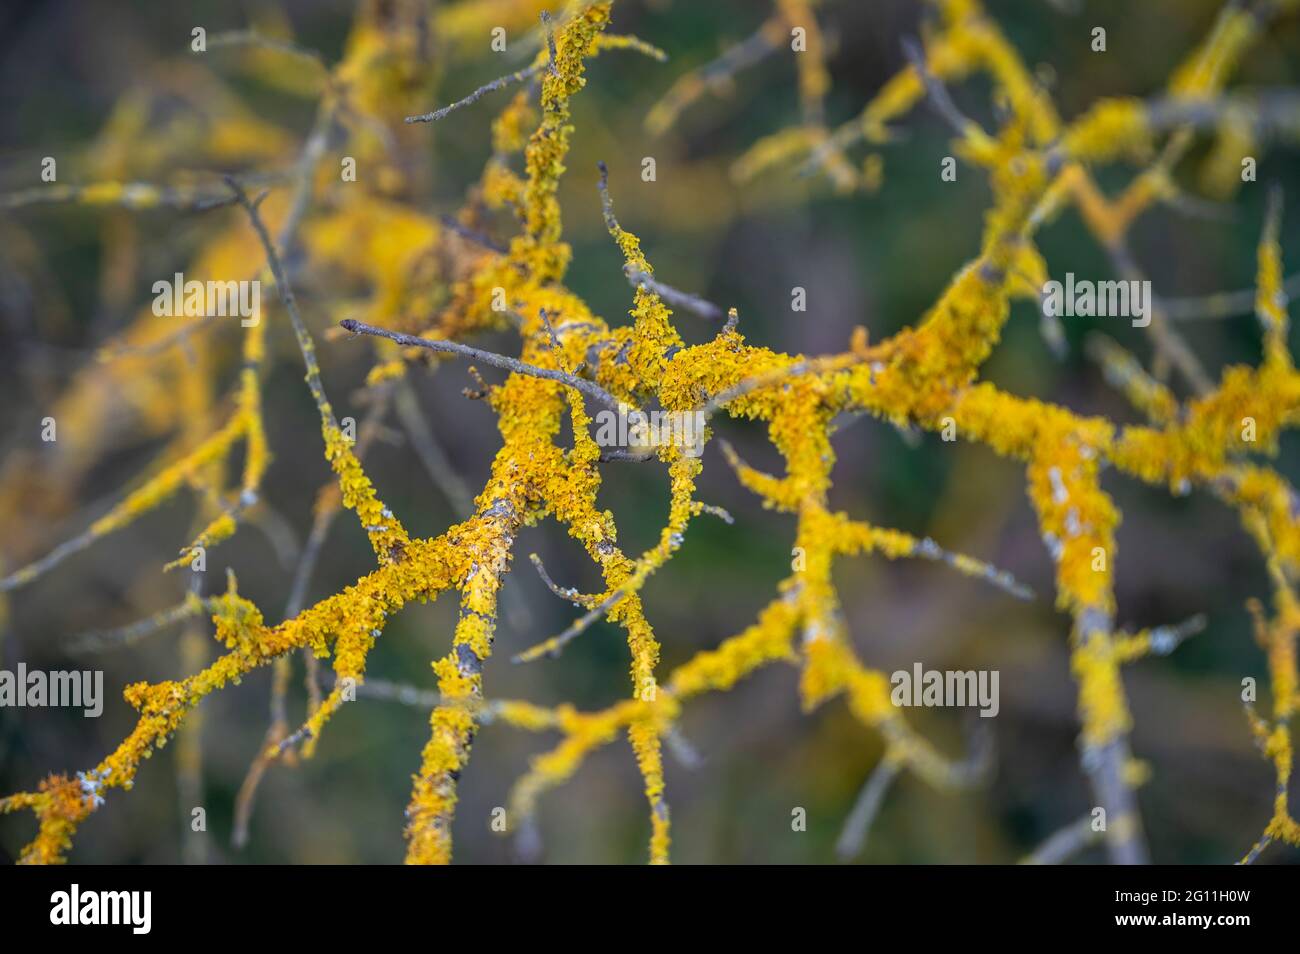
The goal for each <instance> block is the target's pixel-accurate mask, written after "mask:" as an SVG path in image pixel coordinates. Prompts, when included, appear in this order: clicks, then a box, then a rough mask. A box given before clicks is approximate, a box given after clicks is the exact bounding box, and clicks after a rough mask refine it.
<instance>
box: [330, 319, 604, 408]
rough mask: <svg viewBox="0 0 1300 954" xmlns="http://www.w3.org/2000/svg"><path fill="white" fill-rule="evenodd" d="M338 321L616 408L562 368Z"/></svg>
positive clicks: (354, 329)
mask: <svg viewBox="0 0 1300 954" xmlns="http://www.w3.org/2000/svg"><path fill="white" fill-rule="evenodd" d="M339 324H340V325H341V326H342V327H343V328H344V329H345V330H347V331H350V332H352V333H353V334H354V335H374V336H376V337H378V338H387V339H388V340H389V341H395V342H396V343H397V344H399V345H402V346H403V347H405V348H427V349H428V350H430V351H440V352H442V353H444V354H457V355H460V356H462V357H465V358H473V359H474V360H475V361H482V362H483V363H484V364H490V365H492V366H493V367H494V368H501V369H503V370H505V371H511V372H513V373H515V374H526V375H528V376H530V377H534V378H545V379H546V380H548V381H558V382H560V383H561V384H567V385H568V386H569V387H571V388H574V389H576V390H578V391H581V392H582V393H583V394H585V395H587V396H588V397H591V398H594V399H595V400H597V401H599V402H600V403H601V404H604V405H605V406H606V407H609V408H610V409H612V410H615V411H616V410H618V401H616V400H615V399H614V396H613V395H612V394H610V393H609V392H608V391H606V390H605V389H604V388H602V387H601V386H600V385H599V384H596V383H595V382H594V381H588V380H587V379H586V378H580V377H578V376H577V375H574V374H566V373H565V372H563V371H557V370H555V369H553V368H539V367H537V366H536V365H532V364H525V363H524V362H522V361H520V360H518V359H516V358H509V357H506V356H505V355H503V354H496V353H494V352H492V351H484V350H483V349H481V348H472V347H470V346H469V345H463V344H460V343H458V342H455V341H441V340H434V339H430V338H417V337H416V336H415V335H406V334H402V333H400V332H397V331H389V330H388V329H387V328H376V327H375V326H374V325H368V324H366V323H365V322H363V321H357V320H356V319H355V318H345V319H343V320H342V321H340V322H339Z"/></svg>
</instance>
